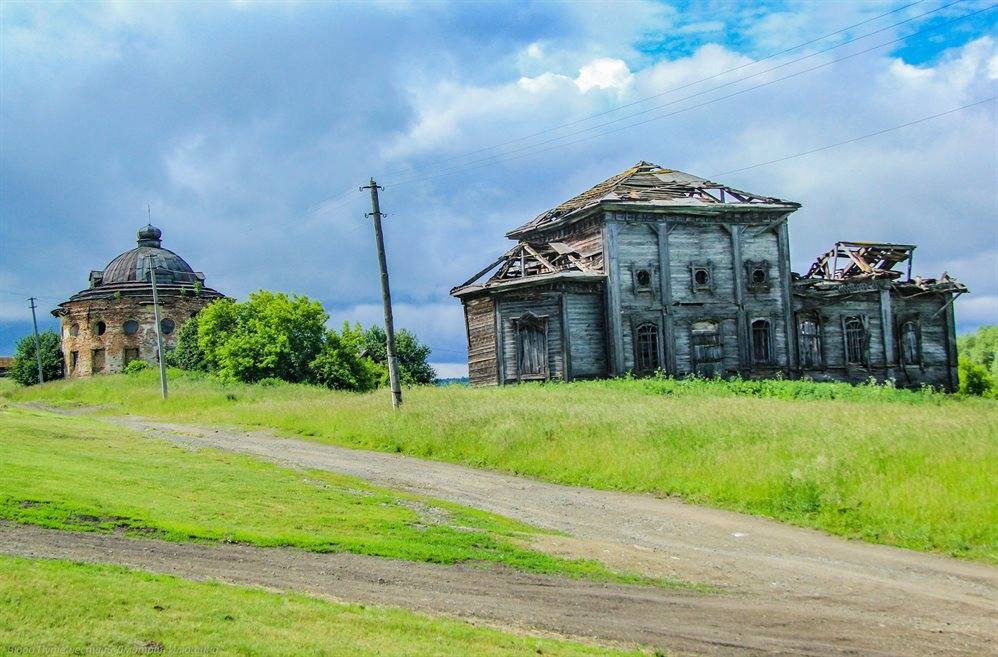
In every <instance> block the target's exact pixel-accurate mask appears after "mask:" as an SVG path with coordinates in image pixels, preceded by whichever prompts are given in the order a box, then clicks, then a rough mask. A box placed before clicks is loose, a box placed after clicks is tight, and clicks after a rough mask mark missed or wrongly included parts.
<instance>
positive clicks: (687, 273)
mask: <svg viewBox="0 0 998 657" xmlns="http://www.w3.org/2000/svg"><path fill="white" fill-rule="evenodd" d="M799 208H800V204H799V203H796V202H793V201H787V200H783V199H780V198H775V197H771V196H764V195H760V194H755V193H750V192H745V191H742V190H738V189H734V188H732V187H728V186H726V185H722V184H719V183H716V182H712V181H710V180H706V179H704V178H699V177H697V176H694V175H691V174H688V173H683V172H682V171H676V170H673V169H665V168H663V167H660V166H657V165H654V164H650V163H648V162H639V163H638V164H636V165H635V166H633V167H631V168H629V169H627V170H625V171H623V172H621V173H619V174H617V175H615V176H613V177H611V178H608V179H607V180H605V181H603V182H601V183H599V184H598V185H596V186H595V187H593V188H592V189H589V190H588V191H586V192H583V193H582V194H580V195H578V196H576V197H574V198H572V199H569V200H568V201H566V202H564V203H562V204H561V205H559V206H557V207H555V208H553V209H551V210H548V211H547V212H544V213H542V214H541V215H539V216H538V217H536V218H535V219H534V220H532V221H530V222H529V223H527V224H525V225H523V226H520V227H519V228H516V229H514V230H511V231H510V232H508V233H507V234H506V236H507V237H508V238H510V239H513V240H516V245H515V246H513V248H511V249H510V250H509V251H507V252H506V253H505V254H503V255H502V256H501V257H500V258H499V259H498V260H496V261H495V262H493V263H492V264H490V265H489V266H488V267H486V268H485V269H483V270H481V271H480V272H478V273H477V274H475V275H474V276H472V277H471V278H470V279H468V280H467V281H465V282H464V283H463V284H461V285H459V286H458V287H456V288H454V289H453V290H451V294H453V295H454V296H455V297H457V298H458V299H460V300H461V302H462V304H463V305H464V311H465V320H466V328H467V335H468V370H469V377H470V380H471V383H472V384H473V385H496V384H499V385H502V384H507V383H515V382H518V381H526V380H548V379H562V380H572V379H581V378H596V377H604V376H619V375H622V374H625V373H627V372H634V373H635V374H639V375H641V374H649V373H652V372H656V371H659V370H661V371H664V372H666V373H667V374H672V375H676V376H684V375H688V374H698V375H701V376H715V375H717V376H734V375H740V376H743V377H747V378H748V377H754V378H762V377H774V376H790V377H802V376H806V377H810V378H813V379H817V380H839V381H852V382H862V381H866V380H869V379H870V378H871V377H872V378H874V379H877V380H879V381H885V380H887V379H893V380H895V381H896V382H897V383H898V385H904V386H918V385H921V384H930V385H933V386H938V387H942V388H945V389H947V390H954V389H956V388H957V386H958V380H957V360H956V334H955V320H954V317H953V300H954V298H955V297H956V296H959V295H960V294H962V293H964V292H966V291H967V288H966V287H964V286H963V285H962V284H961V283H959V282H958V281H956V280H954V279H952V278H950V277H949V276H948V275H945V274H944V275H943V276H942V277H941V278H940V279H938V280H934V279H925V278H921V277H917V276H916V277H914V278H912V275H911V257H912V254H913V252H914V249H915V247H914V246H912V245H903V244H884V243H868V242H839V243H838V244H836V246H835V247H834V248H833V249H832V250H830V251H829V252H828V253H826V254H823V255H822V256H821V257H820V258H819V259H818V260H817V262H815V264H814V266H812V267H811V269H810V270H809V271H808V272H807V273H806V274H805V275H803V276H800V275H798V274H795V273H793V272H791V266H790V240H789V225H788V224H789V218H790V216H791V215H792V214H793V213H794V212H795V211H796V210H798V209H799ZM898 267H902V268H903V270H901V269H898ZM490 273H491V275H490V276H488V277H487V278H484V277H486V276H487V275H488V274H490ZM483 278H484V280H483Z"/></svg>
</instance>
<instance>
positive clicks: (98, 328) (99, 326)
mask: <svg viewBox="0 0 998 657" xmlns="http://www.w3.org/2000/svg"><path fill="white" fill-rule="evenodd" d="M94 333H95V334H96V335H104V334H105V333H107V324H105V323H104V322H103V321H100V322H97V323H96V324H94Z"/></svg>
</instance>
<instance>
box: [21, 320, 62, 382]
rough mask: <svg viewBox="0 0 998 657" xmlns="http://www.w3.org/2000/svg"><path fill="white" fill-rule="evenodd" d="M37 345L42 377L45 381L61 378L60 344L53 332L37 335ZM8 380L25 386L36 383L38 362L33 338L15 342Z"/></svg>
mask: <svg viewBox="0 0 998 657" xmlns="http://www.w3.org/2000/svg"><path fill="white" fill-rule="evenodd" d="M38 344H39V346H40V347H41V354H42V375H43V376H44V377H45V380H46V381H52V380H54V379H61V378H62V367H63V358H62V342H61V341H60V339H59V334H58V333H56V332H55V331H43V332H41V333H39V334H38ZM10 378H12V379H14V380H15V381H17V382H18V383H20V384H22V385H26V386H30V385H34V384H36V383H38V360H37V358H36V357H35V337H34V336H33V335H29V336H27V337H24V338H21V339H20V340H18V341H17V348H16V350H15V351H14V366H13V367H12V368H11V370H10Z"/></svg>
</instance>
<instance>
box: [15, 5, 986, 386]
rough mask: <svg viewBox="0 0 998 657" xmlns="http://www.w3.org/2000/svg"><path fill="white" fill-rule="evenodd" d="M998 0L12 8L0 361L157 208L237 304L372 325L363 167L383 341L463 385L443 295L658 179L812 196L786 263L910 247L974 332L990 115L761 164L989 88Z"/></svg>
mask: <svg viewBox="0 0 998 657" xmlns="http://www.w3.org/2000/svg"><path fill="white" fill-rule="evenodd" d="M989 6H990V2H981V1H978V0H962V1H958V2H955V3H954V2H953V0H935V1H930V0H924V1H923V2H915V3H914V4H912V1H911V0H908V1H907V2H869V1H868V2H849V1H837V2H794V1H785V2H759V3H749V2H729V1H721V0H699V1H698V0H683V1H677V2H651V1H634V2H617V3H597V2H572V3H558V2H543V3H524V2H515V3H489V2H476V3H470V2H469V3H444V2H365V3H324V2H288V3H265V2H217V3H106V4H100V3H92V4H91V3H73V4H58V3H35V2H32V3H19V2H15V1H11V0H8V1H6V2H3V3H0V355H3V354H10V353H13V350H14V344H15V342H16V341H17V340H18V339H19V338H21V337H23V336H24V335H27V334H28V333H29V332H30V330H31V319H30V318H31V316H30V311H29V309H28V306H27V302H26V301H25V299H26V297H27V296H29V295H33V296H35V297H38V298H39V304H40V315H39V323H40V327H41V328H56V327H57V324H56V321H55V319H54V318H53V317H52V316H51V315H50V312H49V311H50V310H51V309H52V308H54V307H55V306H56V305H57V304H58V303H59V302H60V301H63V300H65V299H66V298H68V297H69V296H70V295H72V294H74V293H75V292H77V291H78V290H80V289H82V288H85V287H86V286H87V280H88V274H89V272H90V270H92V269H102V268H103V267H105V266H106V264H107V263H108V262H109V261H110V260H111V259H112V258H114V256H116V255H117V254H118V253H121V252H123V251H126V250H128V249H130V248H132V247H133V246H134V240H135V232H136V231H137V229H138V228H140V227H141V226H143V225H144V224H145V223H146V221H147V214H148V215H151V217H152V222H153V224H155V225H156V226H158V227H160V228H161V229H162V230H163V233H164V235H163V240H164V246H165V247H166V248H170V249H172V250H174V251H176V252H177V253H179V254H180V255H181V256H182V257H184V258H185V259H186V260H187V261H188V262H189V263H191V265H192V266H193V267H194V268H195V269H196V270H198V271H203V272H204V273H205V275H206V277H207V283H208V285H210V286H211V287H214V288H215V289H218V290H219V291H222V292H224V293H225V294H228V295H229V296H232V297H235V298H240V299H242V298H245V297H246V296H247V295H248V294H249V293H250V292H252V291H254V290H258V289H270V290H279V291H285V292H289V293H298V294H305V295H308V296H310V297H313V298H316V299H319V300H321V301H322V303H323V304H324V305H325V307H326V309H327V311H328V312H329V313H330V315H331V320H330V321H331V324H333V325H339V324H341V323H342V322H343V321H344V320H350V321H360V322H362V323H364V324H365V325H369V324H373V323H377V322H380V321H381V320H382V310H381V305H380V288H379V279H378V275H377V260H376V257H375V252H374V239H373V234H372V230H371V226H370V222H369V220H365V218H364V212H366V211H369V209H370V207H369V202H370V198H369V196H368V195H367V194H366V193H365V192H361V191H360V190H359V189H358V188H359V187H360V186H361V185H363V184H365V182H366V181H367V180H369V179H370V178H371V177H372V176H373V177H375V178H376V179H377V181H378V183H379V184H381V185H384V187H385V190H384V191H383V192H382V193H381V205H382V210H383V211H385V212H386V213H387V214H388V216H387V218H386V220H385V233H386V238H385V239H386V246H387V250H388V265H389V271H390V274H391V280H392V291H393V296H394V300H395V317H396V322H397V324H398V325H399V326H402V327H405V328H408V329H410V330H412V331H414V332H415V333H416V334H417V335H418V336H419V337H420V338H421V339H423V340H424V341H425V342H427V343H428V344H429V345H430V346H431V347H432V349H433V353H432V356H431V361H433V362H434V364H435V365H436V366H437V368H438V371H439V372H440V374H441V375H444V376H457V375H461V374H462V373H464V372H466V365H465V355H466V351H465V346H466V345H465V328H464V320H463V315H462V311H461V306H460V303H458V302H457V301H456V300H454V299H453V298H451V297H450V296H449V294H448V293H449V290H450V289H451V288H452V287H453V286H455V285H457V284H459V283H461V282H463V281H464V280H465V279H467V278H468V277H469V276H470V275H471V274H473V273H474V272H475V271H477V270H479V269H480V268H481V267H483V266H485V265H486V264H488V262H490V261H492V260H493V259H495V257H497V256H498V255H499V254H500V253H502V252H503V251H505V250H506V249H507V248H509V246H510V245H511V243H510V242H508V240H506V239H505V237H504V233H505V232H506V231H507V230H509V229H511V228H513V227H515V226H518V225H520V224H522V223H524V222H526V221H528V220H530V219H532V218H533V217H534V216H536V215H538V214H540V213H541V212H543V211H544V210H546V209H548V208H550V207H553V206H554V205H557V204H558V203H560V202H561V201H563V200H565V199H567V198H570V197H571V196H574V195H575V194H577V193H579V192H581V191H584V190H585V189H587V188H588V187H590V186H592V185H594V184H596V183H598V182H600V181H601V180H603V179H605V178H607V177H609V176H611V175H613V174H615V173H617V172H619V171H621V170H623V169H625V168H627V167H629V166H631V165H633V164H634V163H635V162H638V161H641V160H646V161H650V162H654V163H656V164H660V165H662V166H665V167H668V168H675V169H680V170H683V171H687V172H689V173H693V174H696V175H700V176H703V177H707V178H712V179H717V180H720V181H721V182H723V183H725V184H728V185H731V186H733V187H736V188H740V189H745V190H748V191H751V192H754V193H758V194H763V195H771V196H778V197H781V198H785V199H791V200H794V201H797V202H799V203H801V204H802V208H801V209H800V210H799V211H798V212H796V213H795V214H794V215H793V217H792V218H791V230H790V235H791V253H792V257H793V265H794V269H795V270H797V271H805V270H806V269H807V267H808V265H809V264H810V262H811V261H812V260H813V259H814V258H815V257H816V256H817V255H818V254H819V253H820V252H822V251H824V250H827V249H828V248H829V247H830V246H831V245H832V244H833V243H834V242H835V241H836V240H870V241H873V240H878V241H880V240H882V241H894V242H901V243H908V244H918V245H919V246H918V249H917V251H916V252H915V257H914V270H915V272H916V273H918V274H921V275H923V276H926V277H936V276H939V275H940V274H942V272H943V271H947V272H949V273H950V274H951V275H953V276H955V277H957V278H959V279H960V280H962V281H963V282H964V283H966V284H967V285H968V286H969V288H970V290H971V294H968V295H965V296H964V297H962V298H960V299H959V300H958V301H957V304H956V316H957V322H958V331H959V332H961V333H962V332H967V331H971V330H974V329H975V328H976V327H978V326H980V325H983V324H994V323H998V103H996V102H995V101H994V100H991V101H988V102H984V103H978V104H976V105H973V106H971V107H968V108H966V109H962V110H960V111H957V112H952V113H948V114H945V115H944V116H940V117H937V118H934V119H931V120H928V121H924V122H921V123H917V124H915V125H911V126H908V127H905V128H901V129H898V130H893V131H890V132H887V133H884V134H881V135H879V136H875V137H870V138H868V139H863V140H860V141H856V142H853V143H850V144H845V145H842V146H838V147H834V148H829V149H827V150H823V151H820V152H817V153H814V154H811V155H807V156H804V157H799V158H794V159H789V160H784V161H782V162H777V163H774V164H768V165H765V166H753V165H756V164H760V163H764V162H768V161H770V160H774V159H779V158H783V157H785V156H788V155H793V154H796V153H801V152H804V151H810V150H813V149H818V148H822V147H824V146H827V145H831V144H835V143H839V142H844V141H847V140H851V139H854V138H856V137H859V136H863V135H867V134H870V133H873V132H877V131H880V130H883V129H885V128H890V127H893V126H897V125H901V124H905V123H909V122H912V121H916V120H919V119H922V118H924V117H927V116H931V115H934V114H940V113H943V112H948V111H949V110H952V109H955V108H957V107H962V106H965V105H969V104H972V103H977V101H981V100H985V99H988V98H993V97H994V96H996V94H998V31H996V29H995V28H996V14H998V10H994V9H991V10H988V9H987V8H988V7H989ZM982 10H983V11H982ZM889 12H890V13H889ZM860 23H862V24H860ZM829 35H830V36H829ZM867 35H868V36H867ZM820 37H826V38H820ZM809 41H813V43H810V44H808V45H803V47H797V46H802V44H806V43H807V42H809ZM850 55H852V56H850ZM805 56H806V58H805V59H800V58H802V57H805ZM842 58H844V59H842ZM798 59H800V61H795V60H798ZM838 59H841V61H834V60H838ZM774 67H775V68H774ZM731 69H736V70H734V71H732V70H731ZM771 69H772V70H771ZM808 69H813V70H808ZM784 78H785V79H784ZM646 99H647V100H646ZM746 167H752V168H746ZM728 172H730V173H728Z"/></svg>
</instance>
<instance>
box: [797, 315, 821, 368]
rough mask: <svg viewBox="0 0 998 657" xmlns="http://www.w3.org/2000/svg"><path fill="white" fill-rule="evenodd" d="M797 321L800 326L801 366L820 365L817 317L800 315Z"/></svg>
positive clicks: (819, 338) (819, 336) (819, 339)
mask: <svg viewBox="0 0 998 657" xmlns="http://www.w3.org/2000/svg"><path fill="white" fill-rule="evenodd" d="M797 322H798V325H799V326H800V364H801V367H805V368H814V367H821V333H820V331H819V330H818V320H817V318H815V317H813V316H811V315H802V316H801V317H800V318H799V319H798V320H797Z"/></svg>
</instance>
